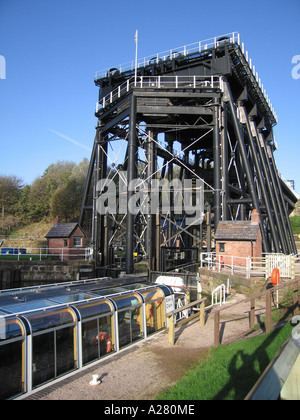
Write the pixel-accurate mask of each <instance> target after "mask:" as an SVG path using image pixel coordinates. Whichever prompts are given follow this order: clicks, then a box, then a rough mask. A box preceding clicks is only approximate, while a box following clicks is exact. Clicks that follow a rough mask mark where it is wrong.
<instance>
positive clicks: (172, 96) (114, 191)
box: [79, 33, 297, 273]
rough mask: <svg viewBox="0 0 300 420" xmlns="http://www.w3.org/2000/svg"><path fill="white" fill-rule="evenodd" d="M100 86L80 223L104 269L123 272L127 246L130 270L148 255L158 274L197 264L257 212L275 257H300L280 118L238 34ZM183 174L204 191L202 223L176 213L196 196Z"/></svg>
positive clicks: (102, 77)
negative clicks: (280, 149) (282, 162)
mask: <svg viewBox="0 0 300 420" xmlns="http://www.w3.org/2000/svg"><path fill="white" fill-rule="evenodd" d="M95 84H96V86H98V87H99V102H98V103H97V109H96V117H97V118H98V124H97V128H96V136H95V141H94V146H93V152H92V157H91V161H90V167H89V171H88V176H87V181H86V187H85V191H84V196H83V201H82V208H81V215H80V220H79V222H80V224H81V225H82V226H83V227H84V229H86V230H87V231H90V232H91V243H92V245H93V248H94V256H95V260H96V263H97V266H103V267H111V266H113V264H114V263H115V261H114V258H115V253H114V249H116V248H119V249H120V250H122V249H124V250H126V257H125V259H126V263H125V265H126V272H127V273H132V272H133V268H134V259H135V258H136V255H142V256H143V257H144V258H145V259H147V260H148V261H149V268H150V270H167V269H169V268H172V267H174V265H176V264H179V263H180V264H184V263H190V262H192V261H197V258H198V252H199V251H203V250H208V251H210V250H211V249H212V246H213V234H214V230H215V229H216V227H217V225H218V222H219V221H221V220H222V221H225V220H250V216H251V212H252V211H253V210H254V209H256V210H257V212H258V214H259V219H260V226H261V233H262V240H263V249H264V252H276V253H284V254H291V253H296V252H297V250H296V246H295V242H294V238H293V234H292V230H291V226H290V222H289V213H290V212H291V211H292V209H293V208H294V206H295V203H296V201H297V197H296V194H295V193H294V192H293V190H292V189H291V188H290V187H289V185H288V183H286V182H285V181H284V180H283V179H282V178H281V176H280V174H279V173H278V171H277V168H276V164H275V160H274V156H273V152H274V150H275V149H276V142H275V140H274V137H273V127H274V125H275V124H276V123H277V118H276V114H275V112H274V110H273V107H272V105H271V103H270V100H269V98H268V97H267V94H266V92H265V90H264V88H263V85H262V83H261V81H260V79H259V77H258V74H257V72H256V71H255V67H254V66H253V65H252V62H251V60H250V59H249V57H248V53H247V52H245V50H244V45H243V44H241V42H240V37H239V34H238V33H231V34H229V35H225V36H222V37H216V38H212V39H210V40H206V41H202V42H198V43H196V44H192V45H190V46H185V47H182V48H179V49H176V51H174V50H171V51H167V52H165V53H161V54H157V55H156V56H154V57H151V58H150V59H148V58H147V59H146V58H145V59H143V60H139V61H138V68H137V71H136V68H135V66H134V65H133V66H130V67H129V68H127V67H126V66H125V67H124V66H123V67H120V68H112V69H109V70H108V71H106V72H105V73H104V74H97V75H96V78H95ZM175 178H176V179H177V180H179V181H181V182H182V184H183V183H184V180H189V181H190V184H188V185H189V190H190V191H191V195H190V200H191V201H193V203H194V204H195V203H197V198H196V195H197V194H196V193H197V188H203V189H204V206H203V214H202V215H201V217H199V218H198V219H197V220H196V222H195V223H193V224H192V225H189V224H188V223H187V222H186V220H187V217H188V216H189V214H187V212H186V211H185V209H184V207H183V206H182V208H181V210H179V211H178V208H177V207H178V206H177V207H176V205H177V204H178V203H180V201H181V200H182V199H183V195H184V193H185V189H184V188H183V189H182V190H181V191H179V190H177V188H176V185H175V184H174V182H173V180H174V179H175ZM198 181H199V182H200V181H202V182H203V186H202V187H199V185H200V184H199V182H198ZM155 183H156V184H155ZM154 184H155V185H158V187H157V191H156V192H157V196H156V197H158V199H157V200H156V202H155V206H156V208H157V209H156V211H154V212H153V211H152V212H151V211H149V208H151V205H152V203H151V200H153V194H151V193H150V191H149V186H150V185H154ZM133 185H134V188H133V187H132V186H133ZM142 185H143V186H145V185H147V188H148V189H147V188H146V189H145V188H144V189H143V194H141V195H140V199H139V200H137V199H136V197H138V195H137V194H138V193H139V191H141V186H142ZM165 185H167V188H165V189H164V186H165ZM197 185H198V187H197ZM186 189H187V188H186ZM164 194H165V195H166V194H167V200H166V202H167V203H168V204H169V205H168V206H164V205H163V204H162V202H163V201H164ZM134 196H135V200H134V211H129V205H130V202H132V199H133V197H134ZM145 202H146V204H145ZM176 203H177V204H176ZM198 204H199V203H198ZM199 205H200V204H199ZM124 209H125V210H124ZM152 210H153V205H152ZM120 254H122V252H121V253H120ZM178 260H179V263H178Z"/></svg>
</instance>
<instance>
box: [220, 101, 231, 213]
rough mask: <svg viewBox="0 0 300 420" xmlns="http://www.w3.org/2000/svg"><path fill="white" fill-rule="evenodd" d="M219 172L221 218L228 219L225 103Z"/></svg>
mask: <svg viewBox="0 0 300 420" xmlns="http://www.w3.org/2000/svg"><path fill="white" fill-rule="evenodd" d="M221 166H222V170H221V174H222V181H221V184H222V220H228V202H227V200H228V196H229V185H228V133H227V104H226V103H225V102H223V103H222V131H221Z"/></svg>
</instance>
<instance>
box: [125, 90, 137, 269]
mask: <svg viewBox="0 0 300 420" xmlns="http://www.w3.org/2000/svg"><path fill="white" fill-rule="evenodd" d="M136 164H137V134H136V97H135V96H134V94H132V95H131V98H130V113H129V136H128V170H127V180H128V191H127V222H126V273H127V274H132V273H133V271H134V260H133V251H134V217H135V215H134V214H132V212H131V211H130V207H129V200H130V199H131V197H132V196H133V195H134V194H135V192H134V191H131V189H132V188H130V183H131V181H133V180H134V179H136V177H137V166H136Z"/></svg>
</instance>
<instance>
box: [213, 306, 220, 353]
mask: <svg viewBox="0 0 300 420" xmlns="http://www.w3.org/2000/svg"><path fill="white" fill-rule="evenodd" d="M214 321H215V328H214V330H215V347H219V344H220V311H216V312H215V320H214Z"/></svg>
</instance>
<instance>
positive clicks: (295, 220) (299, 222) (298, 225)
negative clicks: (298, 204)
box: [290, 216, 300, 235]
mask: <svg viewBox="0 0 300 420" xmlns="http://www.w3.org/2000/svg"><path fill="white" fill-rule="evenodd" d="M290 221H291V226H292V230H293V234H294V235H300V216H294V217H290Z"/></svg>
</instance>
